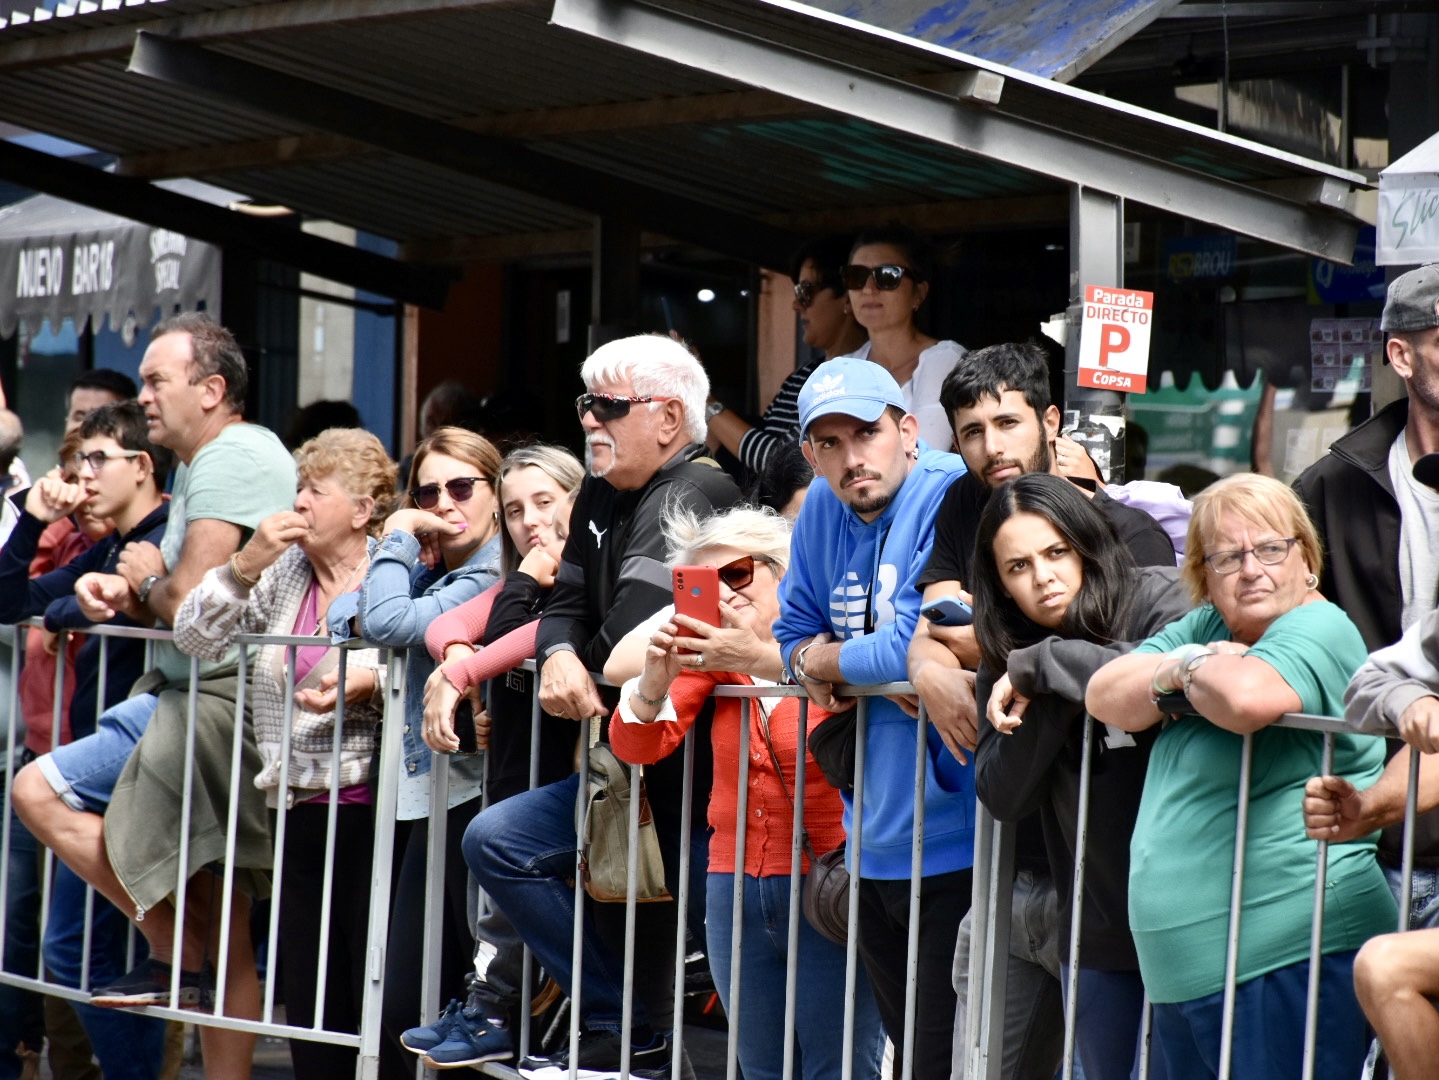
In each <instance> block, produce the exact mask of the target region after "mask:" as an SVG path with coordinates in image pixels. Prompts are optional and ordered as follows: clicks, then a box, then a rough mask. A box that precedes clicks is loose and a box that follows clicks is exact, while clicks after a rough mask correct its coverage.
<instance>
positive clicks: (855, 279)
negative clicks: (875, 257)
mask: <svg viewBox="0 0 1439 1080" xmlns="http://www.w3.org/2000/svg"><path fill="white" fill-rule="evenodd" d="M839 274H840V277H841V278H843V279H844V287H845V288H846V289H849V290H850V291H851V292H859V291H860V290H861V289H863V288H864V285H865V282H867V281H868V280H869V279H870V278H874V287H875V288H876V289H878V290H879V291H880V292H892V291H894V290H895V289H897V288H899V283H900V282H901V281H903V280H904V279H905V276H906V275H908V276H909V277H910V278H911V279H912V278H913V277H914V271H913V270H911V269H910V268H909V267H907V266H896V265H895V264H894V263H881V264H880V265H879V266H861V265H860V264H859V263H850V264H849V265H848V266H846V267H845V268H844V269H843V270H841V271H840V272H839Z"/></svg>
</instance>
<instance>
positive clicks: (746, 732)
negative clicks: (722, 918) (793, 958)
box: [725, 698, 753, 1080]
mask: <svg viewBox="0 0 1439 1080" xmlns="http://www.w3.org/2000/svg"><path fill="white" fill-rule="evenodd" d="M752 705H753V699H751V698H741V699H740V703H739V706H740V728H739V769H738V770H737V775H738V781H737V785H738V791H737V792H736V793H735V830H734V834H735V835H734V883H733V898H732V900H731V903H732V905H733V907H732V910H731V912H730V945H729V970H730V980H729V1001H727V1002H726V1003H725V1010H726V1012H727V1014H728V1016H729V1025H728V1027H729V1033H728V1034H729V1037H728V1039H726V1040H725V1076H726V1077H727V1078H728V1080H736V1078H737V1077H738V1076H739V1028H740V1025H739V1010H740V983H741V982H742V977H743V974H744V968H743V957H744V940H743V939H744V887H745V871H744V861H745V852H746V850H747V847H748V843H747V841H748V839H749V836H748V834H749V754H750V707H751V706H752Z"/></svg>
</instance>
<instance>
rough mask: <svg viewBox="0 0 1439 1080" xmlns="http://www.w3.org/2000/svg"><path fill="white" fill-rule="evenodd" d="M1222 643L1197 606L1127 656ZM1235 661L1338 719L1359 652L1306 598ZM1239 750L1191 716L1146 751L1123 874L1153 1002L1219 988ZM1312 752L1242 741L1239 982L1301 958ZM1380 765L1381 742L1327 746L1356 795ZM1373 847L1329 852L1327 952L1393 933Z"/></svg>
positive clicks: (1210, 615)
mask: <svg viewBox="0 0 1439 1080" xmlns="http://www.w3.org/2000/svg"><path fill="white" fill-rule="evenodd" d="M1229 640H1232V639H1231V636H1230V633H1229V629H1228V627H1226V626H1225V625H1224V621H1223V620H1222V619H1221V618H1220V616H1219V612H1218V611H1216V610H1215V609H1214V608H1213V607H1211V606H1209V605H1205V606H1204V607H1201V608H1197V609H1195V610H1194V611H1192V612H1190V613H1189V614H1188V615H1186V616H1184V617H1183V618H1182V619H1179V620H1178V621H1176V622H1174V623H1171V624H1170V625H1169V626H1167V627H1165V628H1164V629H1163V630H1162V631H1161V632H1160V633H1158V634H1156V635H1155V636H1154V637H1151V638H1149V639H1148V640H1147V641H1145V642H1143V643H1142V644H1140V646H1139V647H1138V649H1137V650H1136V651H1137V652H1148V653H1162V652H1168V651H1169V650H1170V649H1173V648H1176V647H1178V646H1180V645H1183V644H1187V643H1191V642H1200V643H1207V642H1210V641H1229ZM1248 655H1249V656H1251V657H1258V658H1259V659H1262V660H1264V661H1265V662H1266V663H1268V664H1269V665H1270V666H1271V667H1273V668H1274V670H1275V671H1277V672H1278V673H1279V674H1280V676H1281V677H1282V678H1283V679H1284V681H1285V682H1287V683H1288V684H1289V685H1290V687H1292V688H1293V689H1294V690H1295V692H1296V693H1298V695H1299V699H1300V701H1301V703H1302V705H1303V711H1304V712H1307V713H1313V714H1317V715H1324V716H1342V715H1343V714H1344V702H1343V696H1344V688H1345V687H1346V686H1347V685H1348V683H1349V679H1350V677H1351V676H1352V675H1353V674H1354V672H1355V671H1356V670H1357V669H1358V668H1359V665H1360V664H1362V663H1363V662H1364V660H1365V658H1366V655H1367V653H1366V650H1365V648H1364V642H1363V640H1362V639H1361V638H1360V636H1359V632H1358V630H1356V629H1355V627H1354V624H1353V623H1351V622H1350V621H1349V618H1348V616H1346V615H1345V614H1344V612H1343V611H1341V610H1340V609H1339V608H1337V607H1336V606H1334V605H1333V604H1331V603H1329V602H1327V601H1315V602H1313V603H1309V604H1305V605H1303V606H1302V607H1298V608H1295V609H1294V610H1293V611H1289V612H1286V613H1285V614H1284V615H1281V616H1280V617H1279V618H1278V619H1276V620H1275V621H1274V622H1273V623H1272V624H1271V625H1270V627H1269V629H1268V630H1266V631H1265V633H1264V635H1263V636H1262V637H1261V638H1260V639H1259V640H1258V641H1257V642H1256V643H1255V644H1254V645H1253V647H1252V648H1250V650H1249V652H1248ZM1243 745H1244V738H1243V736H1241V735H1236V734H1235V733H1233V732H1230V731H1226V730H1224V729H1223V728H1220V727H1216V726H1215V725H1213V724H1211V723H1209V721H1207V720H1204V719H1201V718H1199V717H1184V718H1182V719H1179V720H1176V721H1172V722H1171V723H1170V724H1169V725H1168V726H1167V727H1166V728H1165V729H1164V731H1163V732H1162V733H1161V734H1160V736H1159V738H1158V740H1156V742H1155V744H1154V751H1153V754H1152V755H1151V757H1150V759H1149V772H1148V774H1147V776H1146V778H1145V782H1144V796H1143V798H1142V800H1141V801H1140V806H1139V817H1138V820H1137V821H1136V823H1135V828H1134V837H1133V840H1132V841H1131V844H1130V870H1129V922H1130V927H1131V929H1132V930H1133V932H1134V944H1135V947H1136V948H1137V949H1138V952H1139V969H1140V973H1141V975H1142V976H1143V978H1144V985H1145V988H1146V989H1147V990H1148V991H1149V997H1150V1000H1152V1001H1155V1002H1161V1003H1164V1002H1178V1001H1191V1000H1193V999H1195V998H1201V997H1206V996H1208V995H1209V994H1215V993H1218V992H1220V991H1221V990H1222V989H1223V988H1224V957H1225V948H1226V944H1227V940H1228V934H1229V896H1230V889H1231V884H1232V872H1233V868H1234V833H1235V827H1236V824H1237V818H1238V790H1239V763H1240V751H1241V749H1242V747H1243ZM1322 750H1323V736H1322V735H1321V734H1320V733H1318V732H1313V731H1297V730H1291V729H1288V728H1276V727H1267V728H1264V729H1262V730H1260V731H1257V732H1255V734H1254V737H1253V760H1252V766H1251V775H1250V789H1249V791H1250V794H1249V827H1248V839H1247V843H1246V848H1245V859H1244V902H1243V908H1242V911H1241V919H1240V934H1239V981H1240V982H1241V983H1242V982H1244V981H1246V980H1248V979H1252V978H1256V977H1257V976H1260V975H1264V974H1267V973H1269V972H1271V971H1276V970H1278V969H1279V968H1282V967H1286V966H1288V965H1290V964H1294V963H1299V962H1301V961H1303V960H1306V959H1307V958H1308V955H1309V927H1310V917H1311V913H1312V911H1313V905H1314V875H1315V871H1316V869H1317V866H1318V864H1317V862H1316V858H1317V850H1318V845H1317V843H1316V842H1315V841H1313V840H1309V839H1307V838H1306V837H1305V835H1304V819H1303V814H1302V803H1303V799H1304V784H1305V782H1306V781H1307V780H1308V779H1309V778H1310V777H1311V776H1318V775H1319V774H1320V773H1321V772H1322V771H1323V770H1322V769H1321V753H1322ZM1383 767H1384V744H1383V740H1381V739H1377V738H1372V737H1370V736H1363V735H1338V736H1336V737H1335V739H1334V767H1333V770H1332V771H1333V772H1334V773H1335V774H1337V775H1339V776H1344V777H1346V778H1348V779H1349V780H1350V781H1352V782H1353V783H1354V784H1355V785H1356V786H1358V787H1361V788H1362V787H1367V786H1369V785H1370V784H1372V783H1373V782H1374V781H1375V780H1377V779H1378V778H1379V774H1380V772H1381V771H1382V770H1383ZM1376 835H1377V834H1376ZM1374 850H1375V845H1374V837H1372V836H1371V837H1368V838H1366V839H1364V840H1361V841H1356V842H1354V843H1350V844H1335V845H1332V846H1331V847H1330V848H1329V866H1328V873H1327V875H1326V888H1325V899H1324V945H1323V948H1324V952H1325V953H1326V954H1328V953H1336V952H1345V951H1347V950H1350V949H1357V948H1358V947H1359V946H1360V945H1361V944H1363V943H1364V941H1365V940H1366V939H1368V938H1369V937H1371V936H1372V935H1374V934H1376V933H1382V932H1385V931H1387V930H1392V929H1393V928H1394V925H1395V920H1396V918H1397V911H1396V909H1395V906H1394V900H1393V897H1392V896H1391V894H1390V892H1389V889H1388V886H1387V885H1386V884H1385V881H1384V875H1383V872H1382V871H1381V870H1380V869H1379V864H1378V862H1377V861H1376V859H1375V854H1374Z"/></svg>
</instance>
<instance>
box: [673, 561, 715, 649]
mask: <svg viewBox="0 0 1439 1080" xmlns="http://www.w3.org/2000/svg"><path fill="white" fill-rule="evenodd" d="M674 593H675V614H676V615H688V616H689V617H690V618H692V619H697V620H698V621H700V622H702V623H708V624H709V625H710V626H718V625H719V623H720V616H719V571H718V570H716V569H715V568H714V567H713V566H676V567H675V568H674ZM679 636H680V637H694V636H695V634H694V631H692V630H688V629H686V628H685V627H683V626H681V627H680V631H679Z"/></svg>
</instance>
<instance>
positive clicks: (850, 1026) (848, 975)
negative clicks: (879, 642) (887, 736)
mask: <svg viewBox="0 0 1439 1080" xmlns="http://www.w3.org/2000/svg"><path fill="white" fill-rule="evenodd" d="M868 730H869V702H868V701H867V700H866V699H865V698H859V699H858V700H857V701H856V702H855V714H854V800H853V802H852V804H851V805H852V807H853V809H852V811H851V814H850V834H849V866H850V870H849V935H848V940H847V941H846V942H845V947H844V1049H843V1053H844V1061H843V1063H842V1068H841V1070H840V1077H841V1080H854V1023H855V995H856V993H857V992H858V987H859V883H860V874H861V869H862V868H861V862H862V858H861V855H862V847H863V843H864V766H865V753H864V752H865V741H866V739H865V736H866V733H867V732H868Z"/></svg>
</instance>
